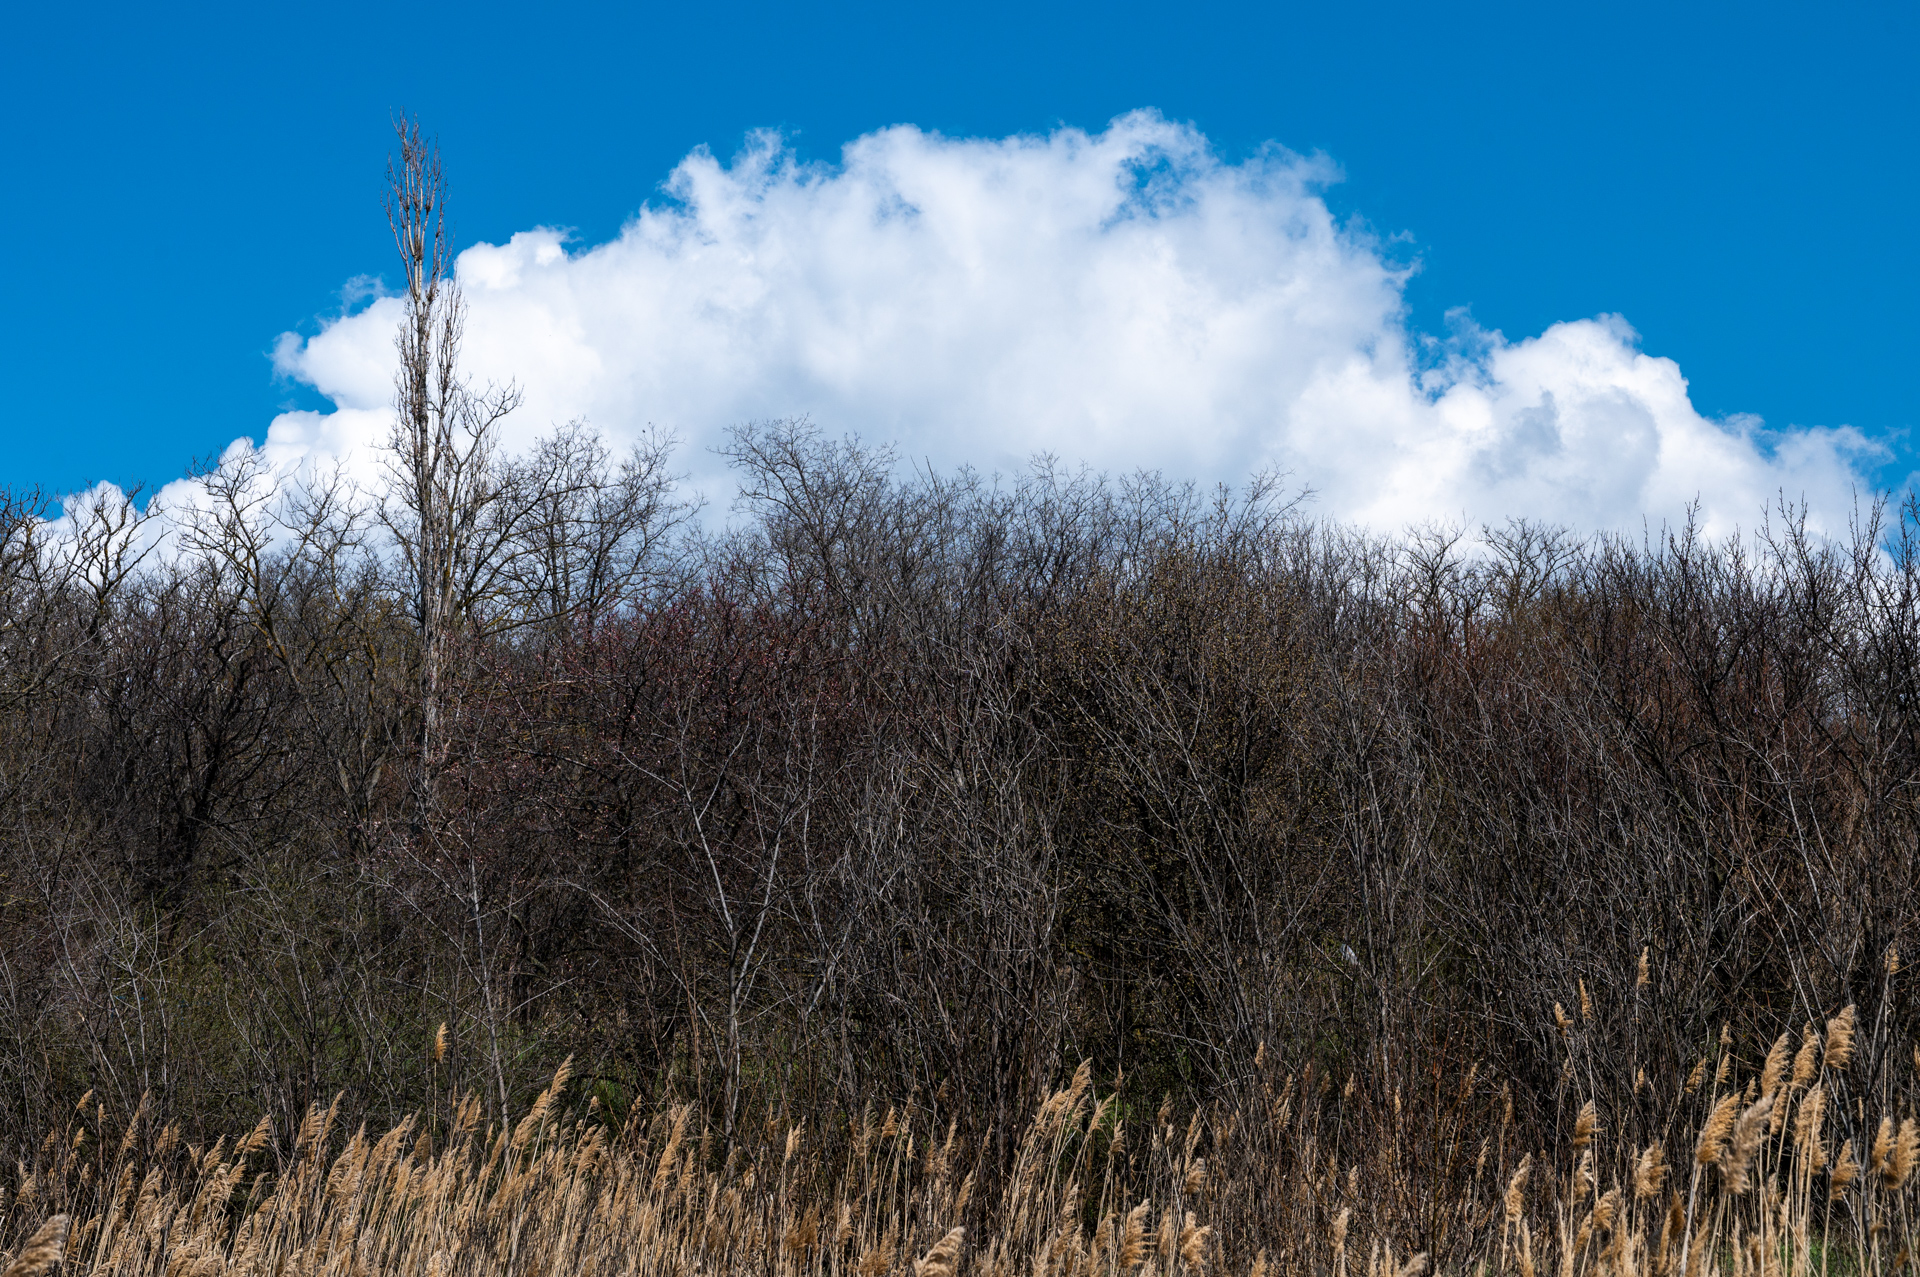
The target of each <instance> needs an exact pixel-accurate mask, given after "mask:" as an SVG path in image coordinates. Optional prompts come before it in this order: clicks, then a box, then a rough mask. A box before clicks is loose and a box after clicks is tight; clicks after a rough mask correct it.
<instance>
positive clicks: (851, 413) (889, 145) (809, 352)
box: [263, 112, 1875, 532]
mask: <svg viewBox="0 0 1920 1277" xmlns="http://www.w3.org/2000/svg"><path fill="white" fill-rule="evenodd" d="M1335 176H1336V175H1335V174H1334V173H1333V172H1332V170H1331V168H1330V166H1329V165H1328V164H1327V163H1326V162H1324V161H1321V160H1317V159H1310V158H1303V157H1300V156H1298V155H1294V154H1292V153H1289V152H1285V151H1281V150H1278V149H1274V150H1270V151H1268V152H1266V153H1263V154H1260V155H1257V156H1255V157H1253V158H1251V159H1247V160H1244V161H1240V162H1227V161H1226V160H1223V159H1222V158H1221V157H1220V156H1219V155H1218V154H1217V153H1216V152H1215V151H1214V150H1213V148H1212V147H1211V146H1210V145H1209V144H1208V142H1207V139H1206V138H1205V137H1204V136H1202V135H1201V134H1200V133H1199V132H1197V131H1196V130H1194V129H1192V128H1190V127H1187V126H1183V125H1180V124H1176V123H1172V122H1169V121H1168V120H1166V119H1164V118H1162V117H1160V116H1159V115H1157V114H1154V113H1152V112H1137V113H1134V114H1131V115H1127V116H1123V117H1121V118H1120V119H1118V120H1115V121H1114V122H1113V123H1112V124H1111V125H1110V126H1109V127H1108V128H1107V129H1106V130H1105V131H1104V132H1099V133H1093V134H1089V133H1086V132H1083V131H1080V130H1077V129H1070V128H1062V129H1059V130H1057V131H1055V132H1053V133H1051V134H1049V135H1046V136H1020V137H1011V138H1004V139H954V138H947V137H942V136H939V135H936V134H930V133H926V132H923V131H921V130H919V129H915V128H911V127H904V126H903V127H897V128H890V129H884V130H881V131H879V132H876V133H872V134H869V135H867V136H865V137H862V138H860V139H858V140H857V141H855V142H853V143H851V144H849V145H848V146H847V147H846V148H845V149H844V152H843V154H842V156H841V159H840V161H839V163H837V164H834V165H830V166H815V165H806V164H802V163H799V162H798V161H797V160H796V159H795V158H794V156H793V155H792V154H791V153H790V152H789V151H787V150H786V149H785V148H784V147H783V146H782V145H781V143H780V142H779V141H778V139H777V138H774V137H772V136H771V135H768V136H762V137H758V138H755V139H753V140H752V141H751V143H750V145H749V146H748V148H747V149H746V150H745V151H744V152H743V153H742V154H741V155H739V156H738V157H736V158H735V159H734V160H732V161H731V162H729V163H722V162H720V161H718V160H716V159H715V158H714V157H713V156H712V155H710V154H708V153H707V152H706V151H704V150H701V151H696V152H695V153H694V154H692V155H690V156H688V157H687V158H686V159H685V160H684V161H683V162H682V163H681V164H680V165H679V167H678V168H676V169H675V170H674V172H673V174H672V175H671V177H670V178H669V180H668V182H667V184H666V191H667V194H668V197H669V198H667V199H665V200H663V201H660V202H658V203H655V204H649V205H648V206H646V207H645V208H643V209H642V210H641V212H640V213H639V215H638V216H637V217H635V218H634V219H633V220H632V221H631V222H630V223H629V224H628V225H627V226H626V228H625V229H624V230H623V232H622V233H621V234H620V236H619V237H618V238H616V239H614V240H613V241H611V242H609V243H606V244H601V245H598V246H594V247H590V248H584V249H578V250H576V249H574V248H573V247H572V246H571V245H570V244H569V241H568V240H567V238H566V236H564V235H563V234H561V233H559V232H556V231H552V230H547V229H536V230H530V231H526V232H523V233H521V234H517V235H515V236H513V238H512V239H511V240H510V241H508V242H507V243H505V244H500V245H494V244H480V245H476V246H474V247H472V248H469V249H467V250H466V251H465V252H464V253H463V254H462V255H461V257H460V259H459V274H460V279H461V283H462V285H463V287H464V289H465V292H466V296H467V300H468V304H469V308H470V311H469V321H468V328H467V341H466V347H465V351H466V359H467V364H468V366H469V368H470V370H471V371H472V372H473V373H474V374H475V376H476V378H477V379H479V380H482V381H485V380H488V379H491V380H494V381H502V382H504V381H507V380H513V381H515V382H517V383H519V385H520V386H521V387H522V388H523V389H524V391H525V394H526V399H525V404H524V406H523V407H522V408H521V409H520V411H519V413H518V414H516V416H515V417H514V418H513V419H511V422H512V428H511V430H510V432H509V437H508V439H507V442H508V444H509V445H513V444H515V443H524V442H526V441H528V440H530V439H531V438H532V437H533V436H534V435H536V434H539V433H542V432H544V431H545V430H547V429H550V428H551V426H552V425H553V424H554V423H557V422H561V421H566V420H570V419H573V418H577V417H583V418H586V419H587V420H589V421H590V422H592V423H593V424H594V425H596V426H598V427H599V428H600V429H601V430H603V431H604V432H606V433H607V434H608V435H609V436H611V437H613V438H615V439H619V438H622V437H632V436H634V435H637V434H638V433H639V432H641V431H643V430H645V429H647V428H648V426H649V425H652V426H655V427H658V428H661V429H664V430H670V431H672V432H674V433H675V434H677V435H678V436H679V438H680V439H681V440H682V442H683V444H684V445H686V446H685V448H684V449H683V452H682V454H681V456H680V458H679V464H680V465H681V466H682V467H683V468H687V469H690V470H692V471H693V472H694V475H695V479H696V482H700V483H702V484H703V486H706V487H707V488H708V490H709V491H710V492H711V493H712V495H714V496H716V497H721V498H724V496H725V494H726V489H725V485H724V480H723V479H722V478H721V477H720V475H719V464H718V462H717V461H716V460H715V459H714V458H713V457H712V455H711V453H710V452H708V451H707V450H708V449H710V448H711V447H712V446H713V445H714V444H715V443H717V442H719V441H720V439H721V438H722V435H723V432H724V431H725V429H726V428H727V427H728V426H730V425H733V424H737V423H741V422H746V421H750V420H757V419H766V418H772V417H786V416H798V415H807V416H810V417H811V418H812V419H813V420H814V422H815V423H816V424H817V425H819V426H820V427H822V428H823V429H825V430H827V431H829V432H831V433H841V432H853V433H858V434H860V435H861V436H863V437H864V438H866V439H868V440H870V441H875V442H881V441H885V442H891V443H894V444H895V445H896V446H897V448H898V451H899V453H900V455H901V456H902V458H903V459H905V460H912V461H924V462H928V463H931V464H933V465H935V466H938V467H951V466H954V465H957V464H972V465H974V466H976V467H978V468H980V469H983V470H999V471H1003V472H1006V471H1013V470H1018V469H1021V468H1023V467H1025V466H1026V465H1027V464H1028V462H1029V460H1030V459H1031V458H1032V457H1033V455H1034V454H1036V453H1040V452H1048V453H1052V454H1055V455H1056V456H1058V457H1059V458H1061V459H1062V460H1064V461H1067V462H1069V463H1079V462H1086V463H1089V464H1091V465H1093V466H1094V467H1096V468H1098V469H1105V470H1109V471H1114V472H1120V471H1131V470H1135V469H1141V468H1145V469H1157V470H1161V471H1163V472H1165V473H1167V474H1168V475H1170V476H1174V477H1179V478H1194V479H1199V480H1203V481H1214V480H1223V481H1226V482H1229V483H1239V482H1243V481H1244V480H1245V479H1246V478H1248V477H1249V476H1250V475H1251V474H1252V473H1254V472H1255V471H1258V470H1262V469H1270V470H1282V471H1286V472H1289V473H1290V474H1291V476H1292V479H1293V481H1294V482H1296V483H1300V484H1305V485H1310V486H1311V487H1312V488H1313V489H1314V490H1315V491H1316V492H1317V493H1318V497H1317V499H1316V502H1315V506H1314V508H1315V509H1317V510H1318V511H1319V512H1321V513H1325V514H1329V515H1333V516H1335V517H1339V518H1343V519H1351V520H1356V521H1360V522H1364V523H1367V524H1371V525H1373V526H1375V527H1379V528H1383V529H1394V528H1400V527H1404V526H1406V525H1409V524H1415V523H1427V522H1452V523H1460V522H1467V523H1478V522H1483V521H1492V522H1497V521H1500V520H1503V519H1506V518H1509V517H1530V518H1536V519H1543V520H1547V521H1550V522H1555V523H1563V524H1570V525H1574V526H1576V527H1586V528H1600V527H1629V526H1632V527H1637V526H1639V524H1640V523H1641V520H1642V519H1643V518H1652V519H1654V520H1656V521H1657V520H1659V519H1662V518H1666V519H1673V518H1677V517H1680V516H1681V515H1682V513H1683V511H1684V510H1685V508H1686V507H1687V506H1688V505H1689V504H1690V503H1693V502H1695V501H1697V502H1698V503H1699V505H1700V510H1701V514H1702V517H1703V521H1704V523H1705V525H1706V527H1707V529H1708V530H1709V531H1713V532H1727V531H1731V530H1732V529H1733V528H1734V527H1735V526H1745V527H1751V526H1753V524H1754V523H1755V522H1756V521H1757V519H1758V516H1759V515H1760V512H1761V510H1762V508H1763V507H1764V506H1765V505H1767V504H1768V503H1769V501H1770V500H1772V499H1773V498H1774V496H1775V494H1776V493H1778V492H1780V491H1781V490H1784V491H1785V492H1786V493H1787V495H1788V496H1789V497H1790V498H1794V499H1801V498H1804V499H1805V500H1807V501H1808V502H1809V503H1810V504H1811V506H1812V508H1813V511H1814V522H1815V523H1816V524H1819V523H1823V522H1824V524H1825V525H1826V526H1828V527H1833V526H1835V525H1836V524H1838V523H1839V522H1840V521H1842V520H1844V518H1845V516H1846V512H1847V510H1848V509H1849V508H1850V507H1851V504H1852V499H1853V498H1852V494H1853V489H1854V487H1855V486H1856V485H1857V484H1859V480H1858V478H1857V469H1858V467H1859V466H1860V465H1861V464H1862V463H1863V461H1865V460H1866V459H1868V458H1870V457H1871V456H1872V455H1873V454H1874V452H1875V449H1874V447H1873V445H1871V444H1870V443H1869V442H1868V441H1867V440H1865V439H1864V438H1863V437H1862V436H1860V435H1859V434H1857V433H1856V432H1854V431H1852V430H1848V429H1839V430H1796V431H1788V432H1779V433H1777V434H1769V433H1768V432H1766V431H1765V430H1763V429H1762V428H1761V426H1760V424H1759V423H1758V422H1757V421H1755V420H1752V419H1735V420H1731V421H1714V420H1709V419H1707V418H1705V417H1702V416H1701V415H1700V414H1699V413H1698V412H1696V411H1695V410H1694V408H1693V406H1692V404H1691V402H1690V401H1689V399H1688V395H1687V386H1686V382H1685V380H1684V378H1683V377H1682V376H1681V373H1680V370H1679V368H1678V367H1677V366H1676V365H1675V364H1674V363H1673V362H1672V361H1671V360H1668V359H1662V358H1657V357H1654V356H1650V355H1647V354H1644V353H1642V352H1641V351H1640V349H1639V347H1638V342H1637V338H1636V337H1635V335H1634V333H1633V331H1632V329H1631V328H1629V327H1628V326H1627V324H1626V322H1625V321H1624V320H1622V319H1619V318H1617V317H1612V316H1602V317H1599V318H1594V319H1581V320H1576V321H1573V322H1569V323H1563V324H1558V325H1555V326H1554V327H1553V328H1550V329H1549V330H1548V331H1546V332H1545V333H1543V334H1540V335H1538V336H1534V337H1528V338H1526V339H1524V340H1519V341H1508V340H1506V339H1505V338H1503V337H1502V336H1500V335H1499V334H1497V333H1482V332H1475V331H1472V330H1471V328H1470V327H1469V328H1468V330H1467V331H1466V333H1465V339H1464V340H1455V341H1452V342H1450V343H1442V344H1436V343H1433V342H1431V341H1423V340H1422V339H1421V338H1419V337H1418V336H1417V335H1415V334H1412V333H1410V332H1409V331H1408V327H1407V323H1406V318H1405V310H1404V305H1403V298H1402V289H1403V286H1404V284H1405V280H1406V273H1405V271H1404V269H1402V268H1401V267H1399V266H1397V265H1396V264H1395V263H1394V262H1392V261H1391V260H1390V259H1389V258H1388V257H1387V256H1386V255H1384V254H1383V252H1382V251H1381V249H1380V247H1379V246H1378V245H1377V244H1376V243H1375V242H1374V241H1373V240H1372V239H1370V238H1369V237H1368V236H1367V235H1366V234H1364V233H1361V232H1357V231H1355V230H1353V229H1351V228H1348V227H1344V226H1342V225H1341V223H1340V222H1339V221H1338V220H1337V219H1336V218H1335V217H1334V215H1333V214H1332V213H1331V212H1330V211H1329V209H1328V207H1327V205H1326V202H1325V200H1324V199H1323V198H1322V195H1321V191H1322V190H1323V188H1324V186H1325V184H1326V183H1328V182H1329V181H1331V180H1333V178H1334V177H1335ZM398 317H399V304H398V303H397V302H396V301H394V300H392V299H386V300H381V301H377V302H375V303H374V304H372V305H371V306H369V307H367V308H366V309H364V310H362V311H360V312H358V313H356V314H353V315H351V316H348V317H346V318H342V319H340V320H338V321H336V322H333V323H331V324H329V325H328V326H326V327H325V328H324V329H323V330H322V331H321V332H319V333H318V334H317V335H315V336H313V337H311V338H309V339H307V340H305V341H301V340H299V339H297V338H294V337H291V336H289V337H286V338H283V340H282V344H281V347H280V350H279V354H278V364H279V367H280V369H281V370H282V371H283V372H284V373H286V374H288V375H290V376H292V377H295V378H297V379H299V380H301V381H304V382H307V383H309V384H311V385H312V386H313V387H315V388H316V389H318V390H319V391H320V392H321V393H322V394H323V395H325V396H326V397H327V398H328V399H329V400H330V401H331V402H332V403H333V405H334V409H333V411H331V412H326V413H315V412H291V413H287V414H284V415H282V416H281V417H279V418H277V419H276V420H275V421H274V422H273V423H272V426H271V428H270V429H269V431H268V432H267V437H266V442H265V444H264V445H263V446H264V449H265V451H266V453H267V455H268V458H269V459H270V460H273V461H274V462H276V463H277V464H291V463H293V462H295V461H298V460H299V459H301V458H307V457H314V456H330V457H341V456H345V457H349V458H351V457H354V456H356V455H364V454H365V452H366V450H367V448H368V446H369V445H371V444H373V443H376V442H377V441H379V440H381V439H383V438H384V437H385V434H386V429H387V422H388V420H389V408H388V403H389V400H390V398H391V394H392V367H393V357H394V356H393V340H392V338H393V332H394V328H395V325H396V323H397V320H398ZM724 504H725V503H724V500H722V501H721V502H720V505H721V506H722V507H723V508H724Z"/></svg>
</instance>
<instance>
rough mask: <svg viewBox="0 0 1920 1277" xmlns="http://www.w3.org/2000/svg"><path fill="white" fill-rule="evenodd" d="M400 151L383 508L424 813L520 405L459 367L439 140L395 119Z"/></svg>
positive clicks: (431, 801) (390, 182)
mask: <svg viewBox="0 0 1920 1277" xmlns="http://www.w3.org/2000/svg"><path fill="white" fill-rule="evenodd" d="M394 132H395V134H396V135H397V137H398V140H399V155H398V156H397V157H395V158H391V159H389V161H388V164H387V222H388V224H389V225H390V226H391V227H392V229H393V241H394V246H395V247H396V248H398V249H399V250H400V260H401V264H402V265H403V267H404V268H405V270H406V277H407V293H406V315H405V318H404V320H403V321H402V322H401V325H400V332H399V334H398V336H397V337H396V338H395V345H396V346H397V348H398V350H399V354H400V370H399V372H398V373H397V374H396V376H395V379H394V410H395V411H394V423H393V432H392V435H391V437H390V439H389V442H388V448H389V451H388V456H387V467H388V471H389V478H390V479H391V481H392V482H391V486H390V491H389V493H388V496H387V498H386V499H385V500H383V501H382V503H381V518H382V521H383V522H384V523H385V524H386V525H387V526H388V528H389V529H390V530H391V531H392V532H393V533H394V541H395V543H396V545H397V547H398V550H399V553H400V556H401V559H402V563H403V566H404V569H405V572H406V577H407V584H408V587H409V593H410V594H411V595H412V599H411V602H412V604H413V612H414V617H413V619H414V623H415V625H416V626H418V629H419V637H420V669H419V697H420V722H419V767H418V777H417V781H416V785H415V791H416V799H417V801H418V803H419V807H420V811H421V812H422V814H423V815H429V816H430V815H431V813H432V811H433V809H434V807H435V806H436V805H437V782H436V778H437V775H438V772H439V768H440V762H441V755H442V752H443V741H442V725H441V717H442V704H441V702H442V698H443V692H442V686H441V684H442V680H443V678H444V676H445V672H446V663H447V653H448V645H449V643H450V641H451V639H452V638H453V636H454V634H455V632H456V631H457V629H458V627H459V625H460V624H461V622H462V621H463V619H464V616H465V613H466V611H467V610H468V608H469V606H470V604H471V602H472V600H473V597H474V595H475V593H476V589H477V587H478V586H480V585H482V584H484V582H483V581H481V580H480V579H479V577H480V576H483V575H484V574H485V573H486V572H487V570H488V567H489V565H490V564H491V563H492V562H493V560H494V559H495V557H496V556H495V555H494V554H492V553H490V551H492V550H494V549H495V548H497V544H498V541H499V539H500V537H501V523H502V520H501V519H500V517H499V514H500V511H499V508H498V507H499V505H500V497H501V496H502V489H503V486H504V485H503V477H502V471H501V468H500V467H499V466H498V465H497V464H496V458H495V450H496V446H497V443H498V434H499V425H500V421H501V419H502V418H504V417H505V416H506V415H507V414H508V413H510V412H512V411H513V410H514V409H515V408H517V407H519V405H520V398H521V396H520V391H519V389H518V388H517V387H515V386H513V385H511V384H509V385H506V386H504V387H502V386H492V385H489V386H488V387H487V388H486V389H484V390H476V389H474V387H473V386H472V384H471V383H470V382H469V381H468V380H467V379H466V378H465V377H464V376H463V375H462V373H461V370H460V339H461V336H462V334H463V331H464V328H465V324H466V304H465V302H464V300H463V299H462V297H461V295H460V282H459V280H458V279H457V278H456V277H455V275H454V271H453V265H454V251H453V236H452V232H451V230H450V229H449V227H448V225H447V200H446V179H445V175H444V174H443V172H442V170H441V165H440V152H439V148H438V147H437V146H436V145H435V144H434V143H433V142H431V141H429V140H428V139H427V137H426V136H425V134H424V133H422V131H421V128H420V123H419V121H418V120H412V119H406V118H402V119H401V120H399V121H397V122H396V123H395V125H394Z"/></svg>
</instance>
